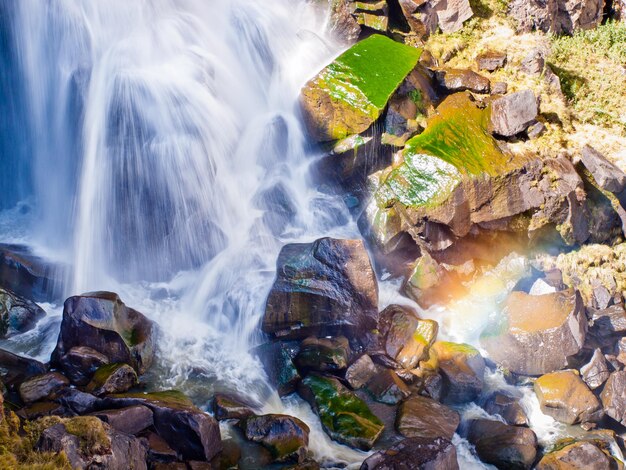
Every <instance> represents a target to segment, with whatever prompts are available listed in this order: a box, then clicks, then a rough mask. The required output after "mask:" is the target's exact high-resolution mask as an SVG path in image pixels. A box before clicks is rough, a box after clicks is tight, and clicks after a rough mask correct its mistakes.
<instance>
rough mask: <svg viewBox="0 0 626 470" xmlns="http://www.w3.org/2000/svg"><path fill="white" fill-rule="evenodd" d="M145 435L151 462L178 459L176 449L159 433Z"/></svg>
mask: <svg viewBox="0 0 626 470" xmlns="http://www.w3.org/2000/svg"><path fill="white" fill-rule="evenodd" d="M143 435H144V436H145V438H146V440H147V441H148V458H149V460H150V461H151V462H174V461H176V460H178V454H177V453H176V451H175V450H174V449H172V448H171V447H170V446H169V445H168V444H167V442H165V440H164V439H163V438H161V437H159V435H158V434H155V433H153V432H147V433H145V434H143ZM237 460H239V459H237Z"/></svg>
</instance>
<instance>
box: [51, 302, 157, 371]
mask: <svg viewBox="0 0 626 470" xmlns="http://www.w3.org/2000/svg"><path fill="white" fill-rule="evenodd" d="M155 334H156V328H155V326H154V324H153V322H152V321H150V320H148V319H147V318H146V317H145V316H144V315H143V314H141V313H140V312H138V311H137V310H133V309H132V308H129V307H127V306H126V305H125V304H124V302H122V301H121V300H120V298H119V297H118V295H117V294H114V293H112V292H91V293H88V294H83V295H79V296H74V297H70V298H69V299H67V300H66V301H65V305H64V307H63V320H62V322H61V332H60V333H59V339H58V341H57V345H56V348H55V349H54V351H53V352H52V358H51V361H52V362H53V363H54V364H56V365H58V366H59V367H61V358H62V357H63V356H64V355H66V354H67V353H68V352H69V351H70V350H71V349H72V348H74V347H77V346H86V347H88V348H91V349H94V350H96V351H98V352H99V353H101V354H103V355H104V356H106V357H107V358H108V359H109V361H110V362H120V363H125V364H129V365H131V366H132V367H133V369H135V370H136V371H137V373H138V374H139V375H141V374H143V373H144V372H145V371H146V370H147V369H148V368H149V367H150V365H151V364H152V360H153V356H154V336H155Z"/></svg>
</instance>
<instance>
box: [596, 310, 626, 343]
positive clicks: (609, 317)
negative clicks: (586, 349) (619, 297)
mask: <svg viewBox="0 0 626 470" xmlns="http://www.w3.org/2000/svg"><path fill="white" fill-rule="evenodd" d="M588 311H589V313H590V317H591V318H590V320H591V321H590V327H589V333H590V334H592V335H593V336H595V337H597V338H602V337H613V338H614V337H615V336H619V335H623V334H625V333H626V310H624V306H623V305H611V306H610V307H607V308H604V309H600V310H598V309H595V308H589V309H588Z"/></svg>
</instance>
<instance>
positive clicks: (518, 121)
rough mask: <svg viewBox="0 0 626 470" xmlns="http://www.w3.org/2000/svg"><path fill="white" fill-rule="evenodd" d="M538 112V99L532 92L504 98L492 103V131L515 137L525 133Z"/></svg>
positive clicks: (509, 95)
mask: <svg viewBox="0 0 626 470" xmlns="http://www.w3.org/2000/svg"><path fill="white" fill-rule="evenodd" d="M538 112H539V107H538V106H537V98H536V97H535V94H534V93H533V92H532V91H531V90H524V91H518V92H517V93H511V94H508V95H506V96H502V97H500V98H497V99H495V100H494V101H493V102H492V103H491V129H492V130H493V132H494V133H495V134H498V135H501V136H505V137H511V136H514V135H515V134H519V133H520V132H523V131H525V130H526V129H527V128H528V126H530V125H531V124H532V123H533V122H534V120H535V118H536V117H537V113H538Z"/></svg>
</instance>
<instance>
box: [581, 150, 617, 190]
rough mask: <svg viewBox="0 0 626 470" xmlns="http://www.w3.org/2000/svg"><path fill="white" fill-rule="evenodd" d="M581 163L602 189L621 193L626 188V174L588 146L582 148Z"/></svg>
mask: <svg viewBox="0 0 626 470" xmlns="http://www.w3.org/2000/svg"><path fill="white" fill-rule="evenodd" d="M581 161H582V163H583V165H585V167H586V168H587V169H588V170H589V172H590V173H591V174H592V175H593V178H594V179H595V180H596V183H598V185H599V186H600V187H601V188H602V189H604V190H606V191H609V192H611V193H621V192H622V191H623V190H624V188H626V173H624V172H623V171H622V170H621V169H620V168H619V167H618V166H617V165H615V164H614V163H612V162H610V161H608V160H607V159H606V157H605V156H604V155H602V154H601V153H600V152H598V151H597V150H596V149H594V148H593V147H591V146H590V145H585V146H584V147H583V149H582V155H581Z"/></svg>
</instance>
